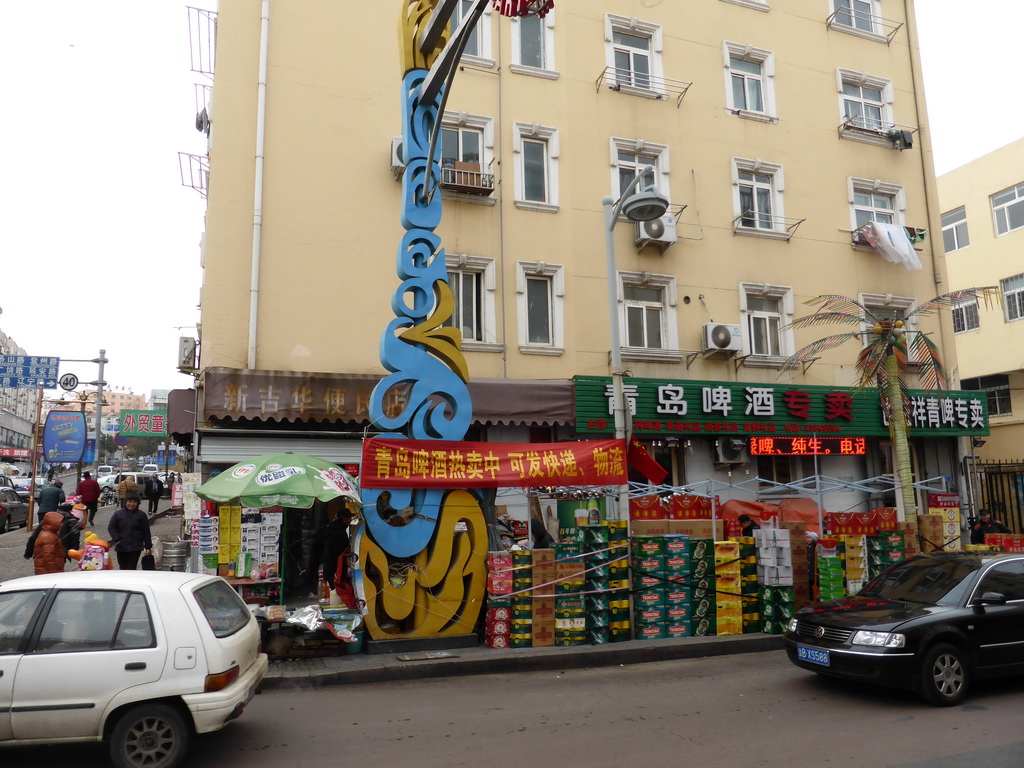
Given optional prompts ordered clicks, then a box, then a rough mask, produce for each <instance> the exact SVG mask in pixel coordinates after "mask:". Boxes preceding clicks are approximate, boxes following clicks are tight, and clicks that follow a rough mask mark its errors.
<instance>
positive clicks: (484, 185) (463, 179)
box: [441, 161, 494, 195]
mask: <svg viewBox="0 0 1024 768" xmlns="http://www.w3.org/2000/svg"><path fill="white" fill-rule="evenodd" d="M441 189H447V190H450V191H452V192H464V193H466V194H469V195H489V194H491V193H492V192H493V191H494V174H493V173H485V172H484V171H483V169H481V167H480V164H479V163H463V162H457V161H456V162H451V163H446V164H445V165H443V166H442V167H441Z"/></svg>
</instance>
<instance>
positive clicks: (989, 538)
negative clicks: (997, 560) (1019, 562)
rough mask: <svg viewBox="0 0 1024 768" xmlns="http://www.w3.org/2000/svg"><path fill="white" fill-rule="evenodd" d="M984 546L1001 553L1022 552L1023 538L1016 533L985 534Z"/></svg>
mask: <svg viewBox="0 0 1024 768" xmlns="http://www.w3.org/2000/svg"><path fill="white" fill-rule="evenodd" d="M985 545H986V546H988V547H991V548H992V549H995V550H999V551H1002V552H1024V536H1021V535H1019V534H1016V533H987V534H985Z"/></svg>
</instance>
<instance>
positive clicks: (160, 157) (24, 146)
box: [0, 0, 1024, 394]
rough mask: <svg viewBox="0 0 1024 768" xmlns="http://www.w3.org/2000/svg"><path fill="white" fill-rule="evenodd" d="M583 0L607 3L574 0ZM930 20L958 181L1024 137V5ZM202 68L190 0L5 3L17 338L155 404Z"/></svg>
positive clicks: (1, 251) (942, 155)
mask: <svg viewBox="0 0 1024 768" xmlns="http://www.w3.org/2000/svg"><path fill="white" fill-rule="evenodd" d="M378 1H383V0H378ZM389 1H392V2H394V3H395V5H396V7H397V5H398V3H397V0H389ZM254 2H255V0H254ZM573 2H593V0H559V4H561V5H565V4H570V3H573ZM889 2H895V0H883V3H882V9H883V14H884V11H885V6H886V4H887V3H889ZM777 3H778V5H780V6H782V5H785V4H786V0H777ZM190 4H191V5H193V6H198V7H201V8H208V9H211V10H215V9H216V0H192V2H191V3H190ZM821 4H822V6H823V10H822V17H823V18H824V14H825V10H826V9H827V4H826V3H825V0H821ZM396 12H397V11H396ZM917 14H918V19H919V26H920V35H921V47H922V55H923V57H924V77H925V82H926V94H927V100H928V108H929V119H930V123H931V128H932V140H933V143H934V149H935V162H936V172H937V173H940V174H941V173H943V172H945V171H948V170H951V169H952V168H955V167H957V166H960V165H963V164H964V163H966V162H969V161H970V160H972V159H974V158H976V157H979V156H981V155H983V154H985V153H987V152H990V151H992V150H994V149H996V148H998V147H1000V146H1003V145H1004V144H1008V143H1010V142H1011V141H1014V140H1016V139H1018V138H1020V137H1021V136H1022V135H1024V119H1022V118H1024V114H1022V112H1024V100H1021V99H1018V98H1016V97H1014V96H1013V95H1012V93H1013V92H1014V90H1015V88H1016V83H1015V80H1016V79H1017V78H1018V75H1017V70H1018V66H1017V59H1018V58H1019V57H1018V55H1017V50H1018V48H1019V36H1020V30H1021V29H1024V3H1021V2H1020V0H981V2H977V3H972V4H970V5H969V6H968V5H965V4H964V3H963V2H962V0H918V2H917ZM770 18H771V17H770V15H769V17H768V20H769V21H770ZM900 34H901V35H904V34H905V32H901V33H900ZM903 39H905V38H903ZM388 40H389V41H390V40H391V37H388ZM189 68H190V55H189V37H188V15H187V11H186V5H185V4H184V3H181V2H179V1H178V0H106V2H103V3H89V2H85V0H49V1H48V2H46V3H39V2H17V3H15V2H12V3H5V4H4V10H3V23H2V25H0V72H3V85H4V88H3V90H4V95H5V102H6V103H5V110H4V113H5V119H4V120H3V121H2V122H0V147H3V148H4V151H5V152H6V153H7V154H6V156H5V158H4V163H3V167H4V171H5V172H4V174H3V192H2V193H0V197H2V198H3V200H4V204H3V205H2V206H0V265H2V266H3V273H2V274H3V282H2V286H3V290H2V292H0V308H2V311H3V313H2V315H0V328H2V329H3V330H4V332H6V333H7V334H8V335H9V336H11V337H12V338H13V339H14V340H15V341H16V342H17V343H18V344H19V345H20V346H22V347H24V348H25V349H26V350H27V352H28V353H29V354H33V355H54V356H59V357H61V358H63V359H65V360H67V359H70V358H85V359H92V358H94V357H95V356H96V355H97V353H98V351H99V350H100V349H101V348H104V349H106V350H107V357H108V358H109V360H110V363H109V365H108V366H107V369H106V372H105V378H106V380H107V381H108V382H110V384H112V385H120V386H125V387H131V388H132V389H133V390H134V391H135V392H139V393H145V394H148V393H149V391H150V390H151V389H164V388H175V387H187V386H189V385H190V384H191V378H190V377H187V376H183V375H181V374H178V373H177V371H176V370H175V360H176V355H177V340H178V336H179V335H182V334H184V335H194V334H195V324H196V323H197V322H198V320H199V313H198V309H197V307H196V305H197V303H198V300H199V282H200V270H199V238H200V234H201V232H202V217H203V212H204V209H205V201H203V200H202V199H201V198H200V196H199V194H198V193H197V192H195V191H194V190H192V189H190V188H187V187H183V186H182V184H181V177H180V174H179V170H178V154H177V153H178V152H179V151H184V152H191V153H196V154H201V153H202V152H203V151H204V148H205V141H204V137H203V136H202V135H201V134H199V133H198V132H197V131H196V130H195V127H194V120H195V111H196V108H195V97H194V87H193V84H194V83H197V82H203V80H204V78H203V76H202V75H199V74H196V73H192V72H190V71H189ZM1022 175H1024V170H1022ZM67 372H72V373H76V374H77V375H78V376H79V378H80V379H81V380H82V381H90V380H92V379H94V378H95V377H96V372H97V371H96V366H95V365H94V364H92V363H71V362H66V363H62V365H61V373H67Z"/></svg>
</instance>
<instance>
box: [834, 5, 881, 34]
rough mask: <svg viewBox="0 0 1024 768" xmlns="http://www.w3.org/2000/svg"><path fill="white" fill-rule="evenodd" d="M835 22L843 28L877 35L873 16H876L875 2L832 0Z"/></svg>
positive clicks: (876, 7)
mask: <svg viewBox="0 0 1024 768" xmlns="http://www.w3.org/2000/svg"><path fill="white" fill-rule="evenodd" d="M832 10H834V11H835V12H836V15H835V21H836V23H837V24H840V25H842V26H844V27H851V28H852V29H859V30H860V31H862V32H871V33H877V32H878V29H877V28H876V27H877V25H876V23H875V18H874V17H875V16H878V15H879V14H878V2H877V0H832Z"/></svg>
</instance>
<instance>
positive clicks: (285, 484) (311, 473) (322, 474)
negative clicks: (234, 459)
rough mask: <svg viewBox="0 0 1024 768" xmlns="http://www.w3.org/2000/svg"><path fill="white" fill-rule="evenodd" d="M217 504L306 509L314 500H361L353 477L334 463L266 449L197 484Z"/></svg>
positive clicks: (201, 494) (201, 493)
mask: <svg viewBox="0 0 1024 768" xmlns="http://www.w3.org/2000/svg"><path fill="white" fill-rule="evenodd" d="M196 495H197V496H198V497H199V498H201V499H206V500H207V501H215V502H217V503H218V504H239V505H241V506H243V507H273V506H282V507H295V508H298V509H309V508H310V507H312V506H313V502H314V501H331V500H332V499H339V498H345V499H351V500H352V501H354V502H356V504H360V503H361V500H360V498H359V490H358V488H357V486H356V481H355V480H354V479H353V478H352V476H351V475H350V474H348V472H346V471H345V470H343V469H342V468H341V467H339V466H338V465H337V464H332V463H331V462H329V461H324V460H323V459H318V458H316V457H315V456H304V455H302V454H299V453H268V454H266V455H264V456H256V457H254V458H251V459H247V460H245V461H242V462H239V463H238V464H235V465H234V466H233V467H229V468H228V469H225V470H224V471H223V472H221V473H220V474H219V475H217V476H216V477H214V478H212V479H210V480H208V481H207V482H205V483H203V484H202V485H201V486H199V487H198V488H196Z"/></svg>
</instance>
